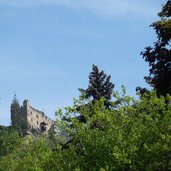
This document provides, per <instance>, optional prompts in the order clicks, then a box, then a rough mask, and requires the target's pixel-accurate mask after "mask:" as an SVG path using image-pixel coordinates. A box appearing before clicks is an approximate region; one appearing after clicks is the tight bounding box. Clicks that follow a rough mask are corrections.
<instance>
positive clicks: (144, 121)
mask: <svg viewBox="0 0 171 171" xmlns="http://www.w3.org/2000/svg"><path fill="white" fill-rule="evenodd" d="M114 97H115V101H114V102H113V103H114V104H115V102H116V101H119V103H118V105H114V106H113V107H112V108H110V109H107V108H106V107H105V105H104V100H105V99H103V98H102V99H100V100H99V101H96V102H95V103H92V101H89V105H88V106H86V105H84V104H85V100H83V99H81V100H75V101H74V106H73V107H66V108H65V109H64V111H63V110H61V109H60V110H59V111H58V112H57V114H59V115H60V117H63V115H68V116H69V115H70V121H69V122H67V120H63V121H60V120H58V123H59V121H60V125H61V130H63V131H66V133H67V134H68V135H70V141H69V142H68V143H66V144H65V145H59V144H56V145H53V148H52V147H51V144H49V142H48V141H47V138H45V137H42V138H39V139H35V140H34V139H30V138H29V137H26V138H25V139H24V141H22V143H21V144H20V145H19V146H16V148H15V149H13V151H11V152H10V153H7V154H6V155H5V156H3V157H1V159H0V171H1V170H2V171H4V170H6V171H21V170H24V171H48V170H50V171H56V170H60V171H79V170H80V171H81V170H83V171H84V170H85V171H88V170H91V171H96V170H100V171H104V170H105V171H111V170H144V171H145V170H148V171H150V170H151V171H153V170H171V155H170V154H171V148H170V147H171V133H170V131H171V103H167V104H166V103H165V101H166V100H167V101H168V102H170V101H171V96H169V95H168V96H166V97H158V96H157V95H156V93H155V92H149V93H148V94H144V95H140V98H139V100H135V99H134V98H132V97H130V96H127V95H126V91H125V88H124V87H123V93H122V94H121V95H120V94H119V93H118V92H115V93H114ZM86 103H87V101H86ZM80 104H81V106H82V107H81V108H80V110H79V111H78V110H77V106H80ZM79 113H81V114H83V115H84V116H85V117H86V120H87V122H86V123H81V122H79V120H78V119H77V118H76V117H75V116H77V115H79ZM52 135H53V134H52ZM52 135H51V136H52ZM52 138H53V136H52Z"/></svg>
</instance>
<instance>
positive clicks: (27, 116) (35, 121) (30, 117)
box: [11, 95, 55, 135]
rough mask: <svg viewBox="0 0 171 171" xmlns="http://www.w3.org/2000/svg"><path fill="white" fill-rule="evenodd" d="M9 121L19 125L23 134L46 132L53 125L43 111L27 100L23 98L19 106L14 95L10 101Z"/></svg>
mask: <svg viewBox="0 0 171 171" xmlns="http://www.w3.org/2000/svg"><path fill="white" fill-rule="evenodd" d="M11 121H12V125H13V126H18V127H20V128H21V129H22V130H23V131H24V133H25V134H33V135H35V134H36V135H37V134H47V133H48V131H49V130H50V129H51V128H54V127H55V122H54V121H53V120H51V119H50V118H48V117H47V116H46V115H45V113H44V112H42V111H39V110H37V109H35V108H34V107H32V106H31V105H30V104H29V101H28V100H24V101H23V105H22V106H20V105H19V103H18V100H17V99H16V95H15V96H14V99H13V101H12V103H11Z"/></svg>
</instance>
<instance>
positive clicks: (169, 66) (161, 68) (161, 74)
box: [141, 0, 171, 96]
mask: <svg viewBox="0 0 171 171" xmlns="http://www.w3.org/2000/svg"><path fill="white" fill-rule="evenodd" d="M158 15H159V16H160V17H161V20H160V21H157V22H154V23H153V24H152V25H151V27H153V28H154V29H155V30H156V34H157V38H158V40H157V42H155V43H154V47H151V46H149V47H146V48H145V51H143V52H142V53H141V55H142V56H143V58H144V59H145V61H146V62H148V63H149V66H150V70H149V72H150V73H149V76H146V77H145V80H146V82H147V83H149V84H150V85H151V86H152V87H153V88H154V89H155V90H156V92H157V94H158V95H164V96H165V95H166V94H167V93H169V94H171V49H170V44H169V43H170V39H171V19H170V16H171V1H170V0H169V1H168V2H167V3H166V4H165V5H164V6H163V8H162V11H161V12H160V13H159V14H158Z"/></svg>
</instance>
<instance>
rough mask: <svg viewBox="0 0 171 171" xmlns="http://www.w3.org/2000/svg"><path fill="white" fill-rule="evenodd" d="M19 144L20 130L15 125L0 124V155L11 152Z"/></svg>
mask: <svg viewBox="0 0 171 171" xmlns="http://www.w3.org/2000/svg"><path fill="white" fill-rule="evenodd" d="M20 144H21V138H20V132H19V129H18V128H17V127H13V126H11V127H4V126H0V157H1V156H4V155H7V154H9V153H11V152H13V150H14V149H15V148H16V147H18V146H20Z"/></svg>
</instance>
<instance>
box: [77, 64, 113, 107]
mask: <svg viewBox="0 0 171 171" xmlns="http://www.w3.org/2000/svg"><path fill="white" fill-rule="evenodd" d="M110 79H111V76H107V75H106V74H105V73H104V71H99V68H98V67H97V66H95V65H93V66H92V72H90V75H89V86H88V88H87V89H86V90H84V89H79V91H80V92H81V93H82V94H83V95H85V98H89V97H92V98H93V100H100V99H101V98H105V106H106V107H107V108H109V106H110V103H109V100H111V97H112V93H113V89H114V84H113V83H112V82H111V81H110Z"/></svg>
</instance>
